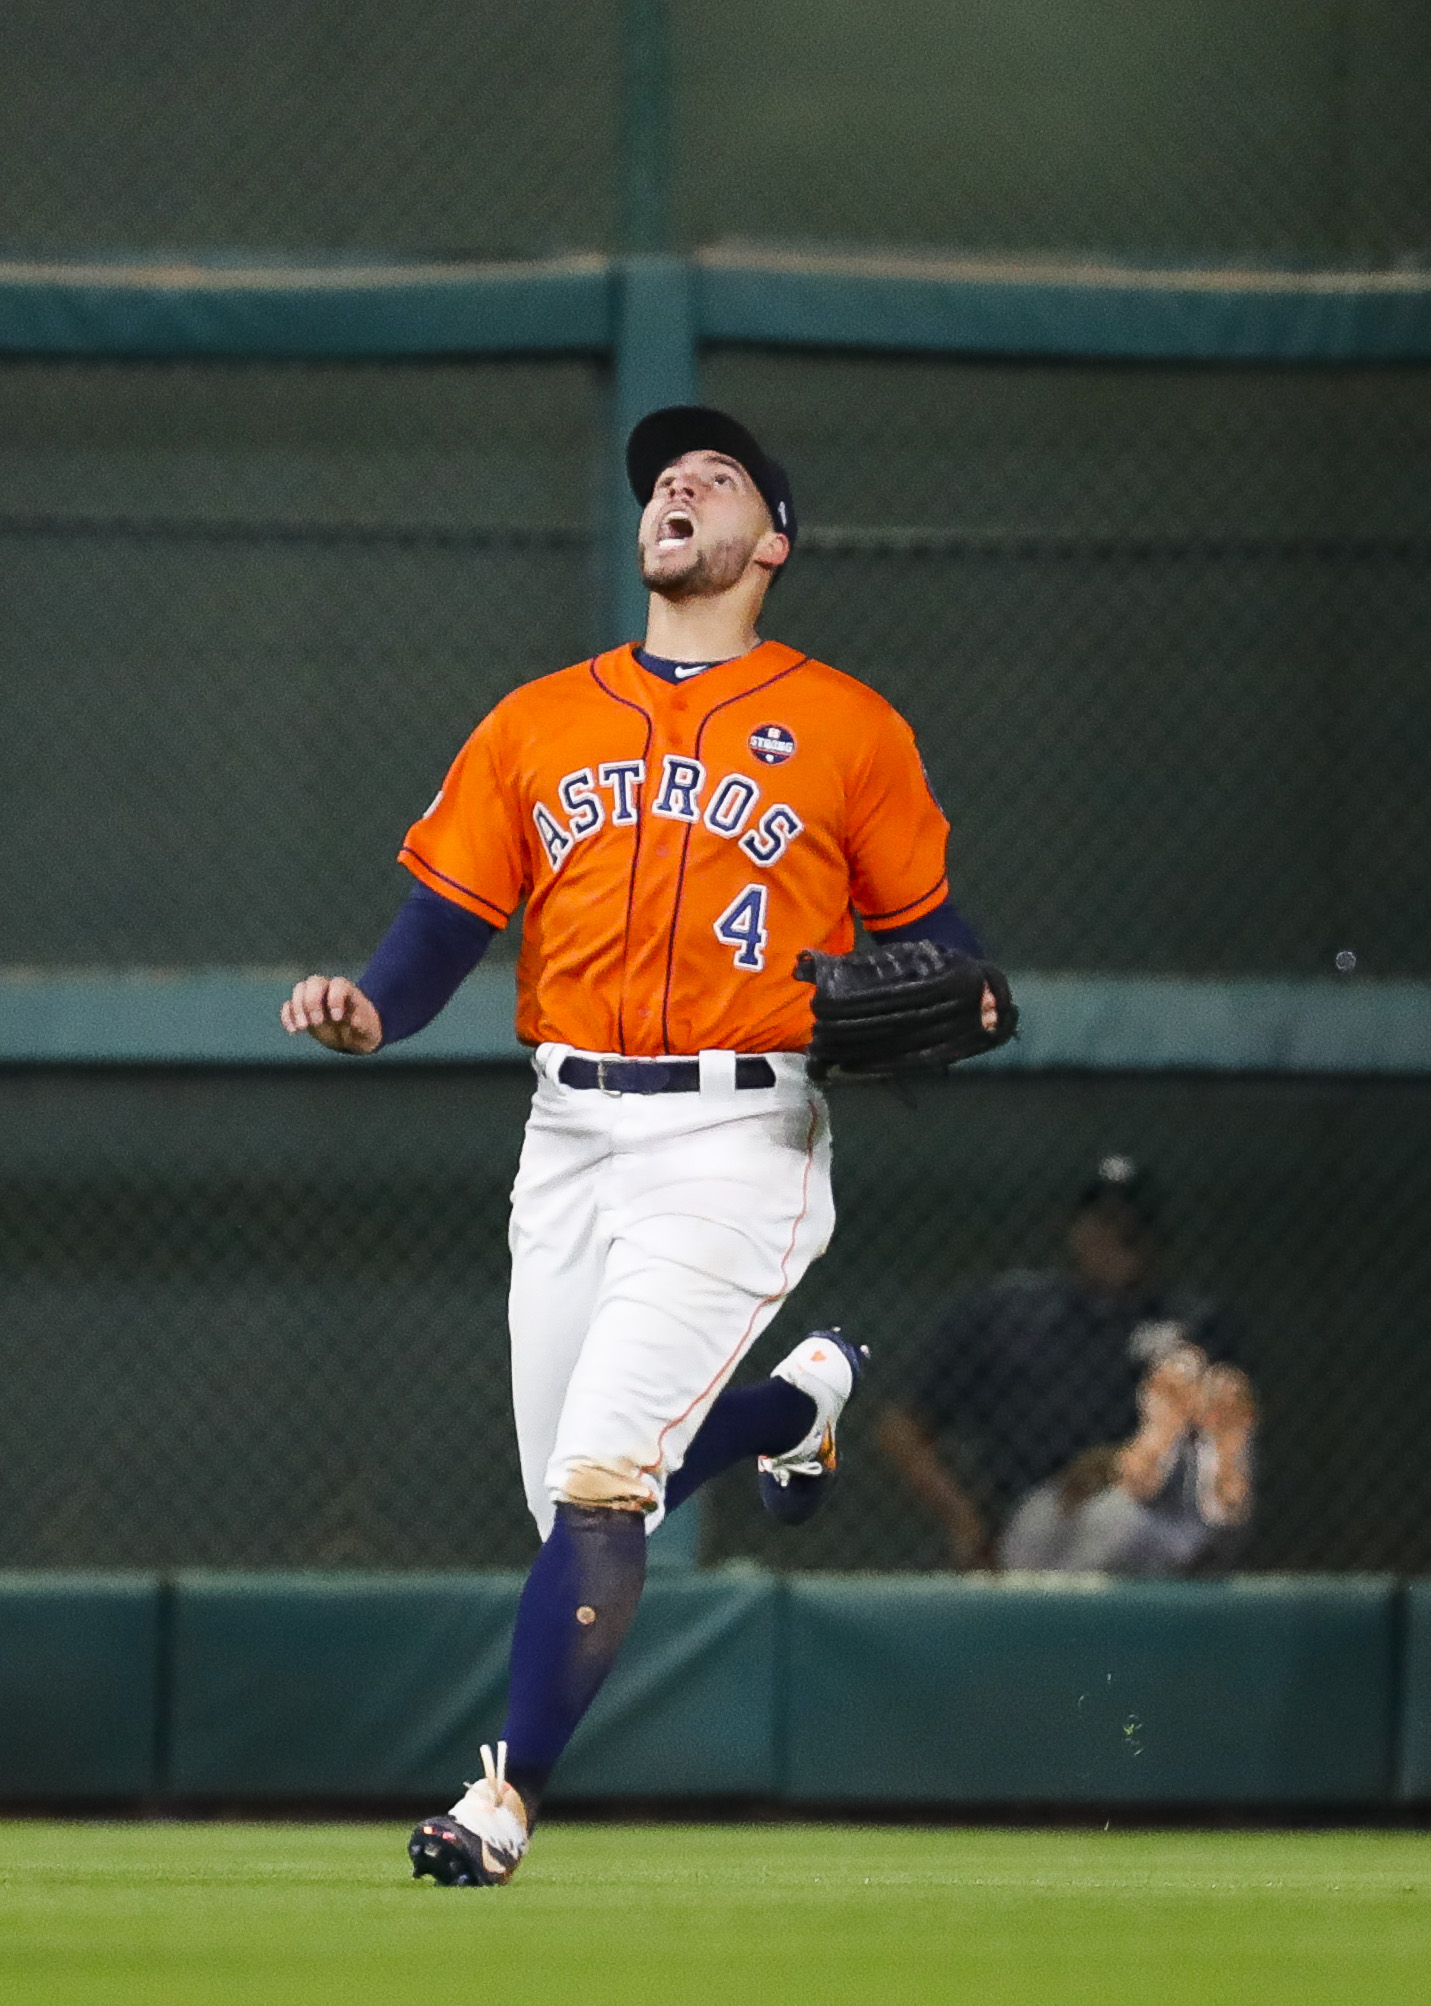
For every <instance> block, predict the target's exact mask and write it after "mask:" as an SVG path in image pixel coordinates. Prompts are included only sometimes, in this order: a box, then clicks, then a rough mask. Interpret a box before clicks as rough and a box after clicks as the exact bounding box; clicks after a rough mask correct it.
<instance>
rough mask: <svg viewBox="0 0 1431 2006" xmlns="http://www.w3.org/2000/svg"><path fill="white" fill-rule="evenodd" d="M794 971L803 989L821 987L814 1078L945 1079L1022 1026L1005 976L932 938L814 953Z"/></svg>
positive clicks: (813, 1049)
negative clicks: (989, 1013) (987, 1014)
mask: <svg viewBox="0 0 1431 2006" xmlns="http://www.w3.org/2000/svg"><path fill="white" fill-rule="evenodd" d="M794 972H795V979H796V981H797V982H812V983H813V984H814V985H815V1035H814V1037H813V1038H812V1039H811V1041H810V1051H809V1061H810V1077H811V1079H812V1080H825V1079H831V1078H833V1079H861V1080H867V1079H888V1078H889V1077H891V1076H892V1075H894V1074H897V1073H911V1072H942V1071H943V1070H944V1068H945V1067H946V1066H952V1065H954V1064H956V1063H957V1061H958V1060H960V1059H973V1058H977V1057H978V1056H979V1054H980V1053H981V1052H992V1051H993V1050H994V1048H995V1047H996V1046H998V1045H1004V1044H1007V1043H1008V1041H1009V1039H1010V1038H1012V1037H1013V1035H1014V1032H1015V1031H1016V1030H1017V1029H1018V1023H1019V1013H1018V1008H1017V1006H1016V1004H1015V1003H1014V1000H1013V997H1012V996H1011V995H1010V994H1009V982H1008V977H1007V976H1006V975H1005V974H1004V973H1003V970H1002V969H999V968H995V967H994V965H993V963H992V962H990V961H975V960H974V959H973V957H972V956H971V955H967V954H960V953H959V952H958V951H957V949H955V948H952V947H939V946H937V945H936V944H935V942H934V941H932V940H898V941H891V942H890V944H889V945H888V946H887V947H873V948H866V949H864V950H863V951H862V952H860V953H858V954H820V953H817V952H815V951H814V950H813V949H810V948H807V949H806V950H805V951H804V952H803V953H802V954H801V955H800V957H799V959H798V960H797V961H796V963H795V971H794ZM986 984H987V986H988V988H989V989H990V990H991V991H992V992H993V996H994V1001H995V1004H996V1006H997V1009H998V1022H997V1025H996V1026H995V1028H994V1029H993V1030H992V1031H986V1030H985V1029H984V1023H983V1004H984V989H985V985H986Z"/></svg>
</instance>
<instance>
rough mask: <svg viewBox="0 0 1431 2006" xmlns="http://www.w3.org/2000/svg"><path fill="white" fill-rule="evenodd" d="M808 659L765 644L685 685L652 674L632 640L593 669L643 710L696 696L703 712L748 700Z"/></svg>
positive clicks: (599, 658)
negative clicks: (738, 700) (718, 705)
mask: <svg viewBox="0 0 1431 2006" xmlns="http://www.w3.org/2000/svg"><path fill="white" fill-rule="evenodd" d="M808 660H809V656H808V655H803V654H802V653H801V652H800V650H799V649H798V648H791V647H787V645H786V644H785V642H784V641H761V642H759V643H758V644H757V645H756V646H755V647H754V648H752V649H751V651H750V653H749V654H748V655H736V656H735V657H734V658H733V660H731V661H729V662H715V663H713V664H712V666H711V667H710V668H708V669H703V670H702V672H701V673H700V675H698V676H691V677H689V678H688V680H686V681H685V682H680V683H665V682H662V681H660V680H659V678H657V677H655V676H652V675H650V674H648V672H647V671H646V670H645V669H643V668H642V666H641V664H640V663H639V662H638V661H637V659H636V643H635V642H634V641H628V642H626V644H625V645H624V646H623V647H620V648H613V649H612V650H611V651H610V653H609V654H605V655H598V656H597V658H596V660H595V662H594V663H593V664H592V668H593V670H594V672H595V674H596V676H597V680H598V681H599V682H602V683H604V684H606V685H607V686H608V687H609V688H610V689H612V690H614V691H615V693H616V694H617V695H618V696H621V697H624V698H625V699H626V700H627V701H628V702H630V703H635V704H637V705H639V707H640V708H641V709H642V710H650V709H652V708H653V707H655V708H657V709H660V708H663V707H664V706H665V705H666V704H667V703H669V702H670V700H671V699H672V698H673V697H677V696H686V697H688V698H689V697H692V696H693V697H694V698H695V699H696V700H697V702H698V703H700V704H701V706H702V707H703V708H704V709H707V710H710V709H713V708H714V706H715V705H716V704H717V703H729V702H730V701H731V700H732V699H733V698H736V697H742V696H749V695H751V694H753V692H754V691H756V690H758V689H763V688H764V686H765V684H766V683H770V682H775V681H776V680H777V679H778V678H779V677H781V676H783V675H786V674H787V673H788V672H789V671H790V670H791V669H793V668H795V667H796V666H797V664H799V663H800V662H805V661H808Z"/></svg>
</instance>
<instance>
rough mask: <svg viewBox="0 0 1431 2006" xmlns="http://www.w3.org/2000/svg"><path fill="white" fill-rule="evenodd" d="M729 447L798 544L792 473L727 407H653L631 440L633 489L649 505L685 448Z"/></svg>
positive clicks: (718, 449)
mask: <svg viewBox="0 0 1431 2006" xmlns="http://www.w3.org/2000/svg"><path fill="white" fill-rule="evenodd" d="M701 452H706V453H724V454H725V455H726V457H727V458H728V459H732V460H739V462H740V464H741V465H742V466H743V467H744V468H745V471H746V472H747V473H748V474H749V475H750V478H751V479H752V480H753V481H754V482H755V485H756V487H757V489H758V490H759V493H760V497H761V500H762V501H763V502H764V503H765V506H766V507H767V508H768V509H769V510H770V520H771V521H772V522H773V523H774V525H775V527H776V528H777V529H778V530H779V531H780V533H781V535H782V536H787V537H789V539H790V548H791V550H792V551H793V550H794V548H795V538H796V536H797V534H798V533H799V526H798V524H797V523H796V520H795V497H794V496H793V495H792V494H791V492H790V476H789V475H788V474H787V473H786V471H785V469H784V467H782V466H781V464H780V462H779V461H778V460H772V459H771V458H770V456H769V454H768V453H765V452H763V451H762V450H761V448H760V446H759V445H758V444H757V442H756V440H755V438H754V437H753V436H752V434H751V433H749V432H747V431H746V429H745V427H744V425H742V424H741V423H740V421H739V420H738V419H736V418H732V417H729V416H728V415H727V413H726V412H724V411H712V410H711V409H710V407H709V406H708V405H705V404H668V405H667V406H666V408H665V410H663V411H651V412H649V413H648V414H647V415H646V417H644V418H643V419H642V420H641V422H640V424H639V425H637V426H636V427H635V428H634V429H633V431H632V433H631V437H630V438H629V439H628V440H627V441H626V473H627V477H628V478H629V480H630V482H631V492H632V494H634V495H635V497H636V499H637V501H638V502H640V504H641V506H642V508H645V506H646V504H647V502H648V501H650V499H651V496H652V494H653V493H654V491H655V487H656V482H657V480H658V479H659V478H660V476H661V475H662V474H663V473H664V472H665V470H666V468H667V467H669V466H670V464H671V462H672V460H679V459H680V457H681V455H682V453H701Z"/></svg>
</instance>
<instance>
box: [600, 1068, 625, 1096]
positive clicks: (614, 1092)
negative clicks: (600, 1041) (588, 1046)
mask: <svg viewBox="0 0 1431 2006" xmlns="http://www.w3.org/2000/svg"><path fill="white" fill-rule="evenodd" d="M596 1086H597V1091H598V1092H599V1093H603V1094H605V1095H606V1097H607V1099H608V1100H614V1101H619V1100H620V1098H621V1089H620V1087H609V1086H607V1084H606V1061H605V1059H598V1060H597V1062H596Z"/></svg>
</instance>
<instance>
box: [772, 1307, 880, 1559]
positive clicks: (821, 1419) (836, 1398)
mask: <svg viewBox="0 0 1431 2006" xmlns="http://www.w3.org/2000/svg"><path fill="white" fill-rule="evenodd" d="M868 1363H869V1350H868V1347H867V1346H865V1345H863V1344H861V1345H853V1344H850V1343H849V1342H848V1341H847V1340H846V1339H845V1338H843V1337H841V1335H840V1333H839V1331H838V1330H812V1331H811V1333H810V1335H809V1336H808V1337H807V1338H805V1339H804V1340H803V1341H802V1342H801V1343H799V1344H797V1345H796V1347H795V1349H794V1350H793V1351H792V1352H791V1353H790V1354H789V1355H788V1356H787V1357H785V1358H782V1359H781V1361H780V1363H779V1364H778V1365H777V1366H776V1367H775V1369H774V1371H773V1372H772V1373H771V1375H770V1376H771V1378H772V1379H784V1380H785V1381H787V1382H788V1384H789V1385H791V1386H795V1387H798V1388H799V1390H800V1392H802V1393H808V1395H809V1396H810V1398H811V1399H812V1400H813V1401H814V1403H815V1419H814V1421H813V1422H812V1423H811V1426H810V1431H809V1433H808V1434H806V1435H804V1436H802V1437H801V1439H800V1440H799V1441H798V1442H797V1443H796V1444H795V1446H794V1447H793V1448H791V1449H786V1450H785V1451H784V1453H783V1454H781V1455H779V1456H761V1457H760V1458H759V1469H760V1497H761V1502H762V1503H763V1504H764V1506H765V1509H766V1510H767V1511H768V1512H770V1513H771V1514H772V1515H773V1516H774V1517H775V1518H778V1519H780V1520H781V1521H782V1522H783V1523H784V1524H786V1525H799V1524H801V1523H802V1522H803V1521H804V1520H805V1519H807V1518H809V1516H810V1514H811V1513H812V1512H813V1511H815V1510H816V1509H817V1508H818V1507H819V1506H820V1505H821V1504H822V1503H823V1502H824V1498H825V1494H826V1491H827V1490H828V1487H829V1479H830V1478H832V1477H833V1476H834V1474H835V1470H836V1468H837V1467H838V1463H839V1457H838V1454H837V1452H836V1449H835V1428H836V1425H837V1423H838V1422H839V1419H840V1416H841V1415H842V1414H843V1413H844V1411H845V1407H846V1405H847V1403H848V1402H849V1399H850V1396H851V1394H852V1393H853V1392H854V1390H855V1388H856V1387H857V1386H858V1385H859V1382H860V1375H861V1373H862V1372H863V1371H864V1368H865V1366H866V1365H867V1364H868Z"/></svg>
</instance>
